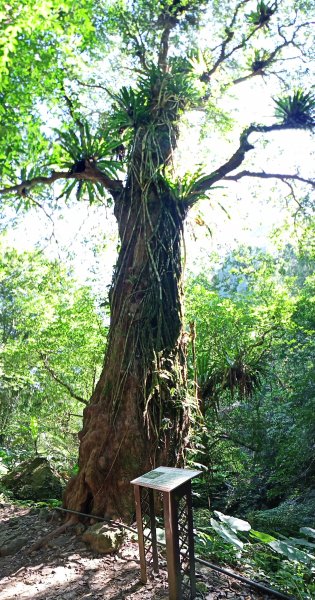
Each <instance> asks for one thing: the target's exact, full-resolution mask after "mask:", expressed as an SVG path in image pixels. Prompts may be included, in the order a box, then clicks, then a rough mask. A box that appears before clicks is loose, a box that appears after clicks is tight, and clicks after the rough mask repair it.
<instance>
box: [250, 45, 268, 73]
mask: <svg viewBox="0 0 315 600" xmlns="http://www.w3.org/2000/svg"><path fill="white" fill-rule="evenodd" d="M270 63H271V59H270V55H269V54H268V52H266V51H265V50H263V51H260V50H255V52H254V56H252V57H251V58H250V59H249V60H248V62H247V64H248V67H249V68H250V70H251V71H253V73H257V72H258V71H262V69H264V68H265V67H266V66H267V65H268V64H270Z"/></svg>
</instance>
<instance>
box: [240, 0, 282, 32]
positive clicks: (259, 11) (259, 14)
mask: <svg viewBox="0 0 315 600" xmlns="http://www.w3.org/2000/svg"><path fill="white" fill-rule="evenodd" d="M276 9H277V3H276V2H274V3H273V4H266V3H265V2H264V1H263V0H261V2H258V3H257V7H256V10H253V11H252V12H251V13H249V14H247V15H246V18H247V20H248V22H249V23H250V24H251V25H253V26H255V27H268V23H269V21H270V19H271V17H272V15H273V14H274V13H275V11H276Z"/></svg>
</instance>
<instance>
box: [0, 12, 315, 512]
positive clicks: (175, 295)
mask: <svg viewBox="0 0 315 600" xmlns="http://www.w3.org/2000/svg"><path fill="white" fill-rule="evenodd" d="M309 9H310V5H309V4H308V2H304V1H300V2H299V1H298V2H294V3H292V2H285V1H283V2H280V1H277V0H276V1H275V2H273V3H264V2H263V1H262V2H258V4H256V3H254V2H250V1H248V0H241V1H239V2H235V1H232V2H231V1H229V2H217V1H215V0H211V1H206V0H205V1H197V0H191V1H190V2H187V1H186V0H160V1H156V0H136V1H134V2H132V1H128V0H96V1H95V2H91V1H90V2H89V1H88V2H86V1H85V2H84V3H83V2H81V1H79V2H76V3H75V5H73V4H72V3H70V2H68V0H64V2H62V3H61V2H59V0H58V1H54V0H52V1H49V2H48V1H47V0H41V1H40V2H33V1H32V0H28V1H27V2H25V3H24V4H21V3H17V2H12V3H11V4H10V5H6V11H7V15H6V16H4V17H3V19H2V27H3V32H2V38H1V41H2V42H4V45H3V56H2V59H1V63H0V65H1V69H2V81H1V90H0V93H1V96H2V107H3V108H2V109H1V110H2V126H1V155H0V160H1V167H2V176H3V186H2V189H1V190H0V194H1V196H2V197H3V199H8V200H9V201H10V202H11V203H12V202H13V203H14V204H17V205H18V206H26V207H29V206H32V205H34V204H36V205H37V206H39V208H42V209H43V210H47V206H48V205H49V202H50V203H51V205H54V206H55V205H58V204H60V202H62V199H65V200H66V201H69V200H71V197H72V195H73V193H76V197H77V199H78V200H82V201H83V200H84V199H87V200H88V201H90V202H91V203H92V202H96V201H100V202H108V203H109V204H110V201H111V202H112V204H113V207H114V213H115V216H116V219H117V223H118V231H119V238H120V248H119V255H118V260H117V264H116V268H115V272H114V277H113V282H112V287H111V292H110V308H111V322H110V332H109V341H108V346H107V351H106V357H105V361H104V368H103V371H102V374H101V377H100V380H99V382H98V383H97V385H96V387H95V391H94V393H93V395H92V397H91V400H90V403H89V405H88V406H87V408H86V409H85V411H84V422H83V428H82V431H81V432H80V459H79V467H80V469H79V473H78V475H77V476H76V478H75V479H73V480H72V481H71V482H70V483H69V485H68V488H67V491H66V494H65V505H66V506H67V507H68V508H70V509H75V510H79V511H83V512H88V511H90V512H93V513H95V514H102V515H104V514H106V515H108V516H112V515H120V516H126V515H128V514H130V512H131V511H132V496H131V487H130V483H129V482H130V480H131V479H132V478H133V477H134V476H136V475H139V474H140V473H141V472H143V471H145V470H148V469H150V468H152V467H154V466H157V465H158V464H161V463H163V464H169V465H179V464H182V462H183V460H184V454H185V447H186V446H187V445H188V444H189V415H190V404H191V402H190V401H189V397H188V394H187V388H186V365H185V336H183V335H182V291H181V276H182V267H181V264H182V263H181V236H182V231H183V226H184V222H185V218H186V216H187V213H188V211H189V209H190V208H191V207H192V206H194V204H195V203H196V202H197V201H198V200H199V199H200V198H202V197H205V196H207V194H208V193H209V191H210V190H211V188H213V187H214V186H215V185H216V184H217V183H218V182H221V181H222V180H229V179H230V180H236V181H237V180H238V179H240V178H243V177H251V176H256V177H263V178H266V177H273V178H279V179H281V180H283V181H285V182H289V185H290V186H291V182H293V183H294V182H302V183H303V181H304V182H305V180H304V179H303V176H301V175H299V174H298V173H291V174H289V173H271V174H267V173H265V172H264V171H263V172H262V171H258V172H257V170H256V169H254V171H251V170H250V169H249V168H248V163H247V162H246V157H247V156H248V153H249V152H250V151H252V150H253V149H254V144H255V142H256V141H257V140H259V139H260V138H261V137H263V138H266V137H267V136H268V135H269V134H270V133H271V132H278V131H281V130H288V129H311V128H312V127H313V125H314V104H315V102H314V97H313V96H312V94H311V93H309V92H308V91H307V89H305V88H304V89H302V88H301V86H302V85H303V81H302V79H301V81H302V83H300V81H299V80H298V77H301V78H303V73H304V72H306V66H305V61H306V60H307V54H308V52H309V50H310V48H311V46H312V44H311V43H310V27H311V24H310V22H309V21H310V19H309V16H308V14H307V11H308V10H309ZM292 64H293V65H294V69H295V72H296V81H295V83H296V85H297V87H296V89H295V90H292V91H290V90H288V89H285V90H284V96H283V97H282V98H281V99H278V100H277V112H276V117H275V120H274V122H272V123H271V124H270V123H269V124H267V125H266V124H258V125H257V124H250V123H249V124H248V126H247V127H246V128H245V129H244V130H243V131H240V132H239V142H238V144H237V145H236V147H235V149H234V151H233V152H232V154H231V156H230V157H226V159H225V160H224V161H222V163H221V164H220V163H216V160H215V154H216V151H215V150H214V161H213V163H214V164H215V166H214V168H213V170H212V171H211V172H210V173H208V174H207V173H205V174H202V175H201V173H200V171H199V173H197V174H195V175H191V176H188V175H186V176H184V177H182V178H179V177H176V172H175V170H174V161H173V158H174V153H175V151H176V148H177V145H178V140H179V131H180V122H181V119H182V117H183V115H184V114H185V113H186V112H187V111H190V112H191V111H200V112H201V113H204V114H205V115H206V118H207V119H208V120H209V119H213V121H214V122H218V121H220V120H221V122H222V116H221V114H220V110H219V107H220V101H221V99H222V98H223V96H224V93H225V92H226V91H228V90H229V89H230V88H231V86H233V85H237V84H240V83H241V82H243V81H245V80H253V81H255V80H258V79H259V78H260V77H266V78H267V77H268V74H272V75H271V76H272V77H276V74H277V73H278V74H279V77H278V78H277V77H276V80H277V87H276V89H278V87H279V86H280V85H283V87H284V88H287V82H288V81H289V80H288V78H287V76H286V70H287V68H289V66H290V65H292ZM298 65H300V67H298ZM53 125H54V127H55V128H54V129H53ZM227 152H228V145H227ZM60 182H61V183H62V184H63V187H62V188H61V186H60ZM50 188H52V189H54V190H55V196H51V195H49V192H48V191H47V190H48V189H50ZM52 193H53V192H52ZM108 198H110V199H111V200H108Z"/></svg>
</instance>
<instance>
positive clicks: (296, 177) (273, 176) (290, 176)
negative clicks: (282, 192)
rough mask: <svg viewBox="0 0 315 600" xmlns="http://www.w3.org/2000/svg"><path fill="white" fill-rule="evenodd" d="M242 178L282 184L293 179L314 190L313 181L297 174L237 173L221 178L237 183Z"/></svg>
mask: <svg viewBox="0 0 315 600" xmlns="http://www.w3.org/2000/svg"><path fill="white" fill-rule="evenodd" d="M243 177H258V178H260V179H280V181H283V182H284V183H287V181H286V180H287V179H293V180H294V181H300V182H301V183H306V184H308V185H311V186H312V187H313V188H315V179H314V180H313V179H306V178H305V177H301V176H300V175H298V174H297V173H293V174H288V173H265V171H247V170H244V171H239V173H236V174H235V175H226V176H225V177H223V179H224V180H225V181H238V180H239V179H242V178H243Z"/></svg>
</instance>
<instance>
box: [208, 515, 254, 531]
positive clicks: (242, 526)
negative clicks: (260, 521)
mask: <svg viewBox="0 0 315 600" xmlns="http://www.w3.org/2000/svg"><path fill="white" fill-rule="evenodd" d="M214 514H215V515H216V516H217V517H219V519H220V521H223V523H226V524H227V525H229V527H230V528H231V529H232V531H249V530H250V529H251V525H250V524H249V523H248V521H243V520H242V519H237V518H236V517H230V516H229V515H224V514H223V513H221V512H219V511H218V510H215V511H214Z"/></svg>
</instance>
